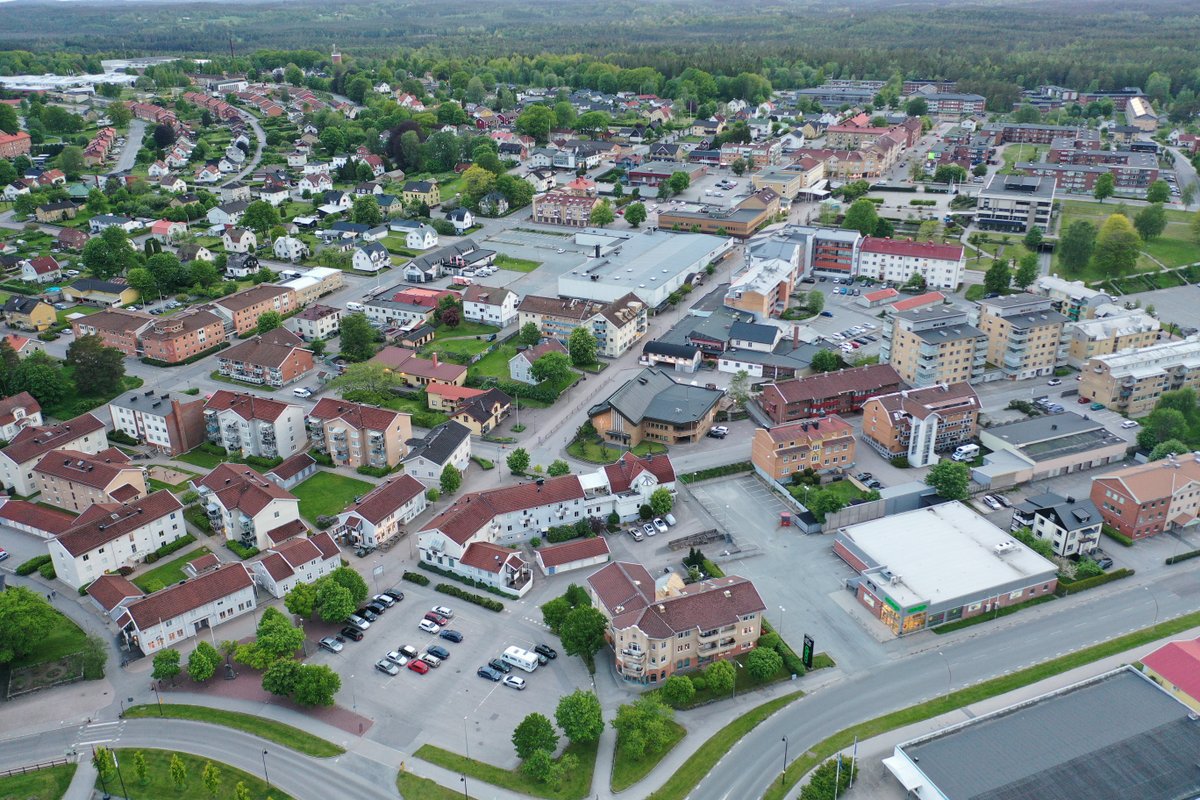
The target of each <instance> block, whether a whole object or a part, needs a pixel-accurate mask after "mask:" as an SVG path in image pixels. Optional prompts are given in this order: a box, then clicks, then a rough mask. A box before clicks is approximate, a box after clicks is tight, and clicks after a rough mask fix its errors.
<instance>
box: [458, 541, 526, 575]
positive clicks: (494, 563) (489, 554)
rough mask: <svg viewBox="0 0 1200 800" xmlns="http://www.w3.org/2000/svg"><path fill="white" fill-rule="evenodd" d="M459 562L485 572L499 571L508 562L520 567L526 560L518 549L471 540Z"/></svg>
mask: <svg viewBox="0 0 1200 800" xmlns="http://www.w3.org/2000/svg"><path fill="white" fill-rule="evenodd" d="M459 563H461V564H464V565H465V566H468V567H474V568H475V569H478V570H482V571H484V572H492V573H499V572H500V570H502V569H503V568H504V566H505V565H506V564H511V565H512V566H513V567H514V568H517V569H519V568H520V567H521V566H522V565H524V563H525V560H524V559H523V558H521V556H520V554H518V553H517V552H516V551H513V550H509V549H508V548H507V547H501V546H500V545H498V544H492V543H491V542H471V544H469V545H467V549H466V550H464V551H463V554H462V558H460V559H459Z"/></svg>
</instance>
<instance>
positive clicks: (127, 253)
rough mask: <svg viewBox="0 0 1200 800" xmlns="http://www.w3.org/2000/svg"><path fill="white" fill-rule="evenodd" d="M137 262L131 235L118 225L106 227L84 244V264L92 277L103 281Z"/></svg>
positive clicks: (119, 273)
mask: <svg viewBox="0 0 1200 800" xmlns="http://www.w3.org/2000/svg"><path fill="white" fill-rule="evenodd" d="M136 263H137V253H136V252H135V251H134V249H133V245H132V244H130V243H129V236H128V235H127V234H126V233H125V231H123V230H121V229H120V228H118V227H116V226H111V227H108V228H105V229H104V231H103V232H102V233H101V234H100V235H99V236H93V237H92V238H91V239H88V242H87V244H85V245H84V246H83V265H84V266H85V267H87V269H88V271H89V272H90V273H91V274H92V277H94V278H98V279H99V280H102V281H103V280H108V279H109V278H112V277H114V276H117V275H121V274H122V273H124V272H125V270H127V269H128V268H129V267H131V266H133V265H134V264H136Z"/></svg>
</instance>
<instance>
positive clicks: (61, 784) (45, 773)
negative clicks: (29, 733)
mask: <svg viewBox="0 0 1200 800" xmlns="http://www.w3.org/2000/svg"><path fill="white" fill-rule="evenodd" d="M77 768H78V765H76V764H62V765H60V766H57V767H47V768H46V769H39V770H38V771H37V772H29V773H26V774H25V775H13V776H11V777H8V778H0V800H59V799H60V798H61V797H62V796H63V795H64V794H66V793H67V787H68V786H70V785H71V778H73V777H75V770H76V769H77Z"/></svg>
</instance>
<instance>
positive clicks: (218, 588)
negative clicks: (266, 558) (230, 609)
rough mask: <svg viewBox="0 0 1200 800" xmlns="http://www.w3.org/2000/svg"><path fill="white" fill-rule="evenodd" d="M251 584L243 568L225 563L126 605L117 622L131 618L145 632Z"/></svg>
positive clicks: (237, 564)
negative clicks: (125, 611) (124, 613)
mask: <svg viewBox="0 0 1200 800" xmlns="http://www.w3.org/2000/svg"><path fill="white" fill-rule="evenodd" d="M253 585H254V581H253V580H251V578H250V573H249V572H247V571H246V568H245V567H244V566H242V565H241V564H240V563H236V564H226V565H225V566H223V567H220V568H218V569H214V570H212V571H211V572H206V573H204V574H203V575H199V576H197V577H195V578H192V579H191V580H187V581H184V582H183V583H177V584H175V585H174V586H168V587H167V588H166V589H163V590H162V591H158V592H155V593H154V594H152V595H149V596H148V597H144V598H142V599H141V600H135V601H134V602H132V603H130V604H129V607H128V610H127V613H126V616H124V617H122V618H121V620H119V622H122V623H123V621H124V620H126V619H132V621H133V623H134V624H135V625H137V627H138V628H139V629H140V630H146V629H147V628H151V627H153V626H155V625H158V624H159V623H160V622H166V621H167V620H171V619H175V618H176V617H178V616H180V615H181V614H186V613H187V612H189V611H192V610H194V609H197V608H201V607H202V606H206V605H208V604H209V603H211V602H213V601H215V600H219V599H221V598H222V597H228V596H229V595H231V594H234V593H235V592H238V591H241V590H243V589H248V588H250V587H252V586H253Z"/></svg>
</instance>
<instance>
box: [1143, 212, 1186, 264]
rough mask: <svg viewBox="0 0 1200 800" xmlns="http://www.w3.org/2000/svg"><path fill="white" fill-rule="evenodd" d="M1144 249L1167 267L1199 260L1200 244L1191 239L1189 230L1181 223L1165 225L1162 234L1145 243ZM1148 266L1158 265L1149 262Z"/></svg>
mask: <svg viewBox="0 0 1200 800" xmlns="http://www.w3.org/2000/svg"><path fill="white" fill-rule="evenodd" d="M1167 237H1170V238H1167ZM1145 250H1146V252H1147V253H1149V254H1150V255H1152V256H1154V258H1156V259H1158V260H1159V261H1161V262H1162V264H1163V266H1167V267H1182V266H1185V265H1187V264H1194V263H1196V262H1197V261H1200V245H1198V244H1196V243H1195V242H1194V241H1193V240H1192V239H1191V231H1190V230H1188V226H1187V225H1184V224H1182V223H1171V224H1169V225H1167V229H1166V230H1165V231H1163V235H1162V236H1160V237H1159V238H1157V239H1152V240H1150V241H1149V242H1147V243H1146V246H1145ZM1139 268H1140V264H1139ZM1149 268H1153V269H1158V265H1157V264H1154V263H1153V262H1151V263H1150V265H1149Z"/></svg>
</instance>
